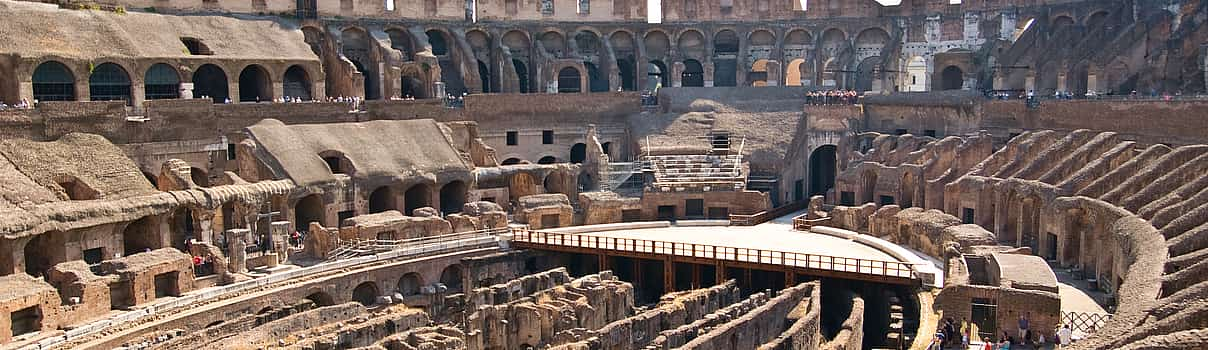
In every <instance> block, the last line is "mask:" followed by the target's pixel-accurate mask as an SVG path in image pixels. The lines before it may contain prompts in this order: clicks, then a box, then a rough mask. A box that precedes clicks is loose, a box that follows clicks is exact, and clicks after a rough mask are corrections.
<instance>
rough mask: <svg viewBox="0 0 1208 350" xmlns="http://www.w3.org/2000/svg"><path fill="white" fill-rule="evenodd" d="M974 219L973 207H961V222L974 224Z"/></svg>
mask: <svg viewBox="0 0 1208 350" xmlns="http://www.w3.org/2000/svg"><path fill="white" fill-rule="evenodd" d="M973 219H974V217H973V208H962V209H961V223H964V224H972V223H973Z"/></svg>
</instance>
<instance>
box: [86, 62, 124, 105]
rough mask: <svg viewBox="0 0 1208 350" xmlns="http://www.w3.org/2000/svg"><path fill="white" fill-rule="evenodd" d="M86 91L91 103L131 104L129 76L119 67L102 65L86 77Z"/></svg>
mask: <svg viewBox="0 0 1208 350" xmlns="http://www.w3.org/2000/svg"><path fill="white" fill-rule="evenodd" d="M88 91H89V94H90V96H89V97H90V99H91V100H93V101H124V102H126V104H127V105H129V104H131V103H132V102H133V101H131V98H130V74H127V73H126V70H125V69H123V68H122V67H121V66H119V65H117V64H113V63H104V64H101V65H99V66H96V68H93V69H92V74H90V75H89V76H88Z"/></svg>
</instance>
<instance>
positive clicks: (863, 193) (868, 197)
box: [857, 169, 877, 204]
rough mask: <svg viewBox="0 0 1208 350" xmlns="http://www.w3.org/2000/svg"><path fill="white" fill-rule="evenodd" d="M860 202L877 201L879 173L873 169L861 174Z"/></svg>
mask: <svg viewBox="0 0 1208 350" xmlns="http://www.w3.org/2000/svg"><path fill="white" fill-rule="evenodd" d="M860 184H861V186H860V187H861V188H860V202H859V203H857V204H864V203H875V201H876V199H877V172H876V171H875V170H872V169H867V170H864V172H862V173H860Z"/></svg>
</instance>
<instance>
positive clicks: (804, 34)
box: [784, 28, 814, 47]
mask: <svg viewBox="0 0 1208 350" xmlns="http://www.w3.org/2000/svg"><path fill="white" fill-rule="evenodd" d="M784 44H785V45H792V46H800V47H804V46H810V45H813V44H814V36H813V35H812V34H810V32H809V31H808V30H805V29H801V28H797V29H792V30H789V32H788V34H785V36H784Z"/></svg>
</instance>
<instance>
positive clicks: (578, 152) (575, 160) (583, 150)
mask: <svg viewBox="0 0 1208 350" xmlns="http://www.w3.org/2000/svg"><path fill="white" fill-rule="evenodd" d="M584 160H587V144H585V143H576V144H575V145H574V146H571V147H570V162H571V163H572V164H579V163H583V161H584Z"/></svg>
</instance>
